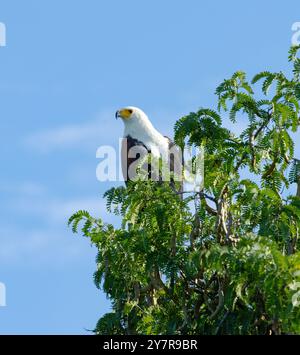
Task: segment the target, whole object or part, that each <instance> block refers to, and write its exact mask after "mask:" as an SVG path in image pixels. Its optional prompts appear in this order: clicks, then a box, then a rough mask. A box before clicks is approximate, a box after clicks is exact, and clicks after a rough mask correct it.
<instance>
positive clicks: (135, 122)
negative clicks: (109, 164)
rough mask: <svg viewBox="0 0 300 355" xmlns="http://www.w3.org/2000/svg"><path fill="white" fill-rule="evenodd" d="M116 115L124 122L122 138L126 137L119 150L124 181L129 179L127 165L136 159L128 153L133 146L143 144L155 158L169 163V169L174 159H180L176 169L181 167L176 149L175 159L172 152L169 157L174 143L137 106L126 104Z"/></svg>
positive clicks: (172, 165) (172, 166) (172, 169)
mask: <svg viewBox="0 0 300 355" xmlns="http://www.w3.org/2000/svg"><path fill="white" fill-rule="evenodd" d="M118 117H120V118H121V119H122V121H123V122H124V134H123V138H126V140H125V144H123V145H122V151H121V158H122V170H123V175H124V179H125V180H126V181H127V180H128V179H129V176H128V169H129V166H130V164H132V163H133V162H134V161H135V160H136V159H137V158H136V157H131V156H130V153H129V151H130V149H131V148H132V147H135V146H143V147H144V148H145V149H146V150H147V151H148V152H149V153H151V155H152V156H153V157H154V158H156V159H158V158H162V160H163V161H164V162H167V163H169V165H170V170H171V171H174V161H175V160H177V161H178V159H180V167H176V170H177V169H181V162H182V159H181V158H179V156H178V154H179V152H178V151H176V154H175V155H176V157H175V159H174V152H172V156H171V157H170V151H172V150H173V149H172V148H173V147H175V145H174V143H173V142H172V141H171V140H170V139H169V138H168V137H166V136H163V135H162V134H161V133H160V132H158V131H157V130H156V129H155V128H154V126H153V125H152V123H151V122H150V120H149V118H148V116H147V115H146V114H145V112H143V111H142V110H141V109H139V108H137V107H134V106H128V107H125V108H122V109H119V110H118V111H117V112H116V118H118ZM170 159H171V160H172V161H170Z"/></svg>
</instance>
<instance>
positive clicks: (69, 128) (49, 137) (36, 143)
mask: <svg viewBox="0 0 300 355" xmlns="http://www.w3.org/2000/svg"><path fill="white" fill-rule="evenodd" d="M113 112H114V110H106V111H103V112H101V113H100V114H99V115H97V116H96V118H95V119H93V120H89V121H85V122H82V123H77V124H71V125H70V124H69V125H63V126H60V127H55V128H53V129H48V130H44V131H40V132H34V133H32V134H30V135H29V136H28V137H26V138H25V141H24V143H25V146H27V147H29V148H31V149H34V150H37V151H39V152H42V153H47V152H51V151H54V150H57V149H62V148H63V149H67V148H72V147H76V146H79V147H81V149H84V148H86V147H90V146H91V145H96V146H97V145H100V144H103V143H104V142H105V144H107V143H108V142H109V141H111V142H113V141H114V140H115V141H116V142H118V137H119V136H120V135H121V133H122V128H123V127H122V126H121V125H120V124H118V123H117V122H115V120H114V113H113Z"/></svg>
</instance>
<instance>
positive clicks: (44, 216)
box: [0, 0, 300, 334]
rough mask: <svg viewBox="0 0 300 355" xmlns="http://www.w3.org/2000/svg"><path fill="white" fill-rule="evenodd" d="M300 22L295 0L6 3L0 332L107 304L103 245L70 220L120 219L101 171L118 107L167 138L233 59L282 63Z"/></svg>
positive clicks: (1, 67)
mask: <svg viewBox="0 0 300 355" xmlns="http://www.w3.org/2000/svg"><path fill="white" fill-rule="evenodd" d="M297 10H298V11H297ZM299 21H300V11H299V2H298V1H296V0H295V1H285V2H284V3H279V2H277V3H274V1H264V2H262V1H258V0H253V1H251V2H248V3H242V2H241V1H233V0H231V1H226V2H224V1H211V2H210V3H208V2H206V3H204V2H200V1H196V0H187V1H174V0H172V1H171V0H164V1H158V0H152V1H137V0H127V1H122V0H110V1H96V0H86V1H83V0H78V1H71V0H64V1H58V0H51V1H50V0H44V1H38V0H35V1H33V0H31V1H29V0H24V1H16V0H9V1H8V0H6V1H4V0H0V22H3V23H5V25H6V28H7V46H6V47H0V117H1V130H0V137H1V140H0V142H1V143H0V144H1V174H0V196H1V205H0V282H3V283H5V284H6V288H7V307H0V333H1V334H6V333H14V334H19V333H21V334H24V333H26V334H32V333H35V334H86V333H87V332H86V330H85V329H92V328H93V327H94V325H95V323H96V321H97V319H98V318H99V316H100V315H101V314H103V313H105V312H106V311H107V310H108V309H109V302H108V301H107V300H106V298H105V296H104V295H103V294H102V293H101V292H100V291H98V290H97V289H96V288H95V286H94V285H93V282H92V274H93V272H94V269H95V255H96V250H95V249H94V248H92V247H91V246H90V244H89V242H88V240H86V239H84V238H82V237H81V236H79V235H78V236H74V235H72V233H71V231H70V230H69V229H68V228H67V226H66V220H67V218H68V217H69V216H70V214H72V213H73V212H75V211H76V210H77V209H88V210H89V211H90V212H91V213H93V214H94V215H96V216H101V217H103V218H104V219H105V220H106V221H108V222H113V223H117V220H116V219H115V218H114V217H112V216H109V215H107V213H106V212H105V203H104V201H103V200H102V194H103V192H104V191H105V190H106V189H107V188H108V186H111V184H110V185H108V184H106V183H100V182H98V181H97V180H96V176H95V170H96V166H97V163H98V161H97V159H96V156H95V154H96V149H97V147H98V146H100V145H102V144H116V143H117V142H118V138H119V136H120V135H121V134H122V129H123V127H122V124H121V122H120V121H116V120H115V119H114V112H115V111H116V109H118V108H119V107H122V106H124V105H134V106H139V107H141V108H142V109H144V111H146V112H147V113H148V115H149V117H150V118H151V119H152V121H153V122H154V124H155V126H156V127H157V128H158V129H159V130H161V131H163V132H164V133H165V134H169V135H172V127H173V125H174V123H175V121H176V119H178V118H179V117H180V116H181V115H183V114H185V113H188V112H190V111H193V110H196V109H197V108H198V107H200V106H209V107H215V105H216V98H215V96H214V94H213V92H214V89H215V87H216V86H217V84H218V83H219V82H220V81H222V80H223V79H224V78H225V77H228V76H229V75H230V74H232V72H234V71H236V70H237V69H242V70H245V71H246V72H248V73H249V74H250V76H252V75H253V74H254V73H256V72H257V71H261V70H264V69H266V68H268V69H270V70H287V69H288V65H287V60H286V58H287V50H288V48H289V46H290V44H291V37H292V31H291V26H292V24H293V23H294V22H299ZM227 124H228V123H227ZM239 125H240V126H242V125H243V122H240V123H239ZM298 148H299V147H298ZM298 152H300V150H299V149H298ZM118 184H120V183H115V185H118Z"/></svg>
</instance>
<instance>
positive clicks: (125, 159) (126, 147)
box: [121, 136, 150, 184]
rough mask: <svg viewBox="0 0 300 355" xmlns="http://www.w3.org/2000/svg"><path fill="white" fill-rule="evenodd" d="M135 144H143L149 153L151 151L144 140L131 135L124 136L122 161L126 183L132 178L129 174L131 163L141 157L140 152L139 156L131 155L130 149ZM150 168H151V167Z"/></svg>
mask: <svg viewBox="0 0 300 355" xmlns="http://www.w3.org/2000/svg"><path fill="white" fill-rule="evenodd" d="M135 146H142V147H143V148H145V149H146V150H147V152H148V153H149V152H150V151H149V150H148V149H147V147H146V146H145V145H144V144H143V142H141V141H139V140H138V139H135V138H132V137H131V136H127V137H124V138H123V140H122V146H121V162H122V173H123V177H124V180H125V183H126V184H127V181H128V180H130V178H129V174H128V170H129V167H130V165H131V164H132V163H134V162H135V161H136V160H137V159H139V158H140V155H139V154H137V156H136V157H133V158H132V157H130V156H129V151H130V149H131V148H132V147H135ZM148 169H150V167H149V168H148Z"/></svg>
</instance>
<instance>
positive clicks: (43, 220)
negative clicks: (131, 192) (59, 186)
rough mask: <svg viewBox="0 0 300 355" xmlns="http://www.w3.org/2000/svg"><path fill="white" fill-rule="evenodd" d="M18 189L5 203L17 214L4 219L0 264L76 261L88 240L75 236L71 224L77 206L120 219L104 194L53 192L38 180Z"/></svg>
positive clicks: (108, 219)
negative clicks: (14, 220) (90, 195)
mask: <svg viewBox="0 0 300 355" xmlns="http://www.w3.org/2000/svg"><path fill="white" fill-rule="evenodd" d="M15 192H16V193H15V194H14V195H13V196H11V197H10V198H9V199H8V200H7V201H6V203H5V213H7V214H8V215H11V216H17V217H16V218H17V219H16V223H15V222H14V223H13V222H12V220H5V219H3V221H2V223H1V227H0V265H14V266H16V265H19V264H20V263H23V262H24V260H27V262H28V263H29V264H31V265H35V267H38V266H39V265H40V264H43V265H45V264H47V265H49V266H51V263H53V260H55V263H57V262H61V263H63V264H66V263H67V264H72V263H73V262H74V261H75V260H78V259H80V258H81V257H84V255H86V253H87V252H88V251H87V250H88V249H87V248H86V246H87V247H88V244H87V243H86V241H84V245H83V243H82V242H81V241H80V240H81V239H78V238H74V237H73V235H72V232H71V230H70V229H69V228H68V227H67V220H68V218H69V217H70V216H71V215H72V214H73V213H74V212H76V211H77V210H82V209H83V210H87V211H89V212H90V213H91V214H92V215H93V216H95V217H97V218H99V217H101V218H103V220H105V221H106V222H111V223H116V222H117V218H116V217H114V216H113V215H111V214H108V213H107V211H106V205H105V201H104V200H103V199H101V198H100V196H99V197H94V196H92V197H89V196H85V197H81V196H79V197H76V198H75V197H74V198H68V197H62V196H53V195H51V193H50V192H49V191H48V190H47V189H46V188H44V187H43V186H41V185H39V184H36V183H34V182H31V183H30V182H27V183H24V184H23V183H22V184H20V186H18V185H16V186H15ZM18 221H19V223H18ZM24 221H26V223H25V225H24ZM28 223H29V224H28Z"/></svg>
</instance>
